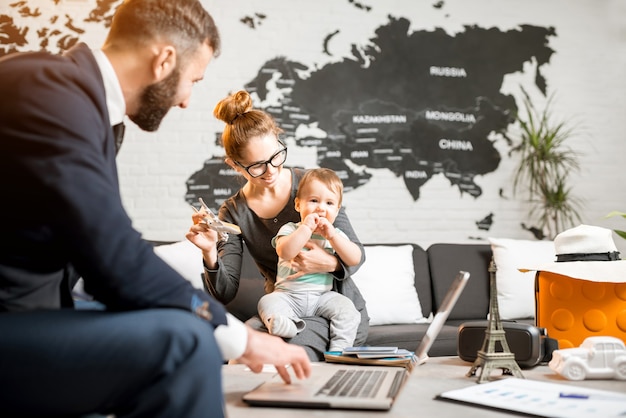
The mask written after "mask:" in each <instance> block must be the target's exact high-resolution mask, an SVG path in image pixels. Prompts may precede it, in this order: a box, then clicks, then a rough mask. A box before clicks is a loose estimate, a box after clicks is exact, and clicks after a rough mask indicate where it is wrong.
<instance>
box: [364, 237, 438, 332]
mask: <svg viewBox="0 0 626 418" xmlns="http://www.w3.org/2000/svg"><path fill="white" fill-rule="evenodd" d="M365 256H366V259H365V263H363V265H362V266H361V268H360V269H359V271H357V272H356V273H355V274H354V275H353V276H352V278H353V279H354V282H355V283H356V285H357V287H358V288H359V290H360V291H361V294H362V295H363V298H364V299H365V302H366V303H367V312H368V314H369V316H370V325H384V324H415V323H419V322H425V321H426V319H425V318H424V316H423V315H422V306H421V305H420V302H419V299H418V296H417V290H415V269H414V268H413V247H412V246H411V245H399V246H392V245H371V246H370V245H368V246H365Z"/></svg>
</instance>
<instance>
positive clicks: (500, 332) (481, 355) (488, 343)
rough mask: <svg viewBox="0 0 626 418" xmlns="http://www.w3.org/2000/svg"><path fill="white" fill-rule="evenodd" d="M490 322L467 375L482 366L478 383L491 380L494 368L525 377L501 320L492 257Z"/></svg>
mask: <svg viewBox="0 0 626 418" xmlns="http://www.w3.org/2000/svg"><path fill="white" fill-rule="evenodd" d="M489 286H490V294H489V297H490V300H489V324H488V327H487V329H486V330H485V339H484V341H483V346H482V348H481V349H480V350H478V353H477V357H476V360H474V364H473V365H472V368H471V369H470V371H469V372H467V375H466V376H467V377H471V376H474V375H475V374H476V370H477V369H478V368H482V369H481V371H480V373H479V374H478V379H477V382H478V383H485V382H487V381H489V379H490V375H491V372H492V371H493V369H502V374H503V375H510V376H515V377H519V378H521V379H523V378H524V375H522V371H521V370H520V367H519V365H518V364H517V362H516V361H515V355H514V354H513V353H512V352H511V350H509V344H508V343H507V342H506V336H505V331H504V328H503V327H502V321H501V320H500V311H499V310H498V289H497V288H496V263H495V262H494V261H493V258H492V259H491V263H490V264H489ZM498 342H499V343H500V347H502V351H496V343H498Z"/></svg>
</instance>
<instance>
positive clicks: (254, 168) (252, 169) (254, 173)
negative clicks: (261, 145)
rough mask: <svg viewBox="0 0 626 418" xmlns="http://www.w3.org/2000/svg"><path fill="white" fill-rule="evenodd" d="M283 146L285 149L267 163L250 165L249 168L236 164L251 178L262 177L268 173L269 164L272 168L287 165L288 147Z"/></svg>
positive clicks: (237, 162)
mask: <svg viewBox="0 0 626 418" xmlns="http://www.w3.org/2000/svg"><path fill="white" fill-rule="evenodd" d="M281 145H282V146H283V148H282V149H281V150H279V151H277V152H276V153H275V154H274V155H272V156H271V157H270V158H269V160H267V161H263V162H260V163H254V164H250V165H249V166H247V167H246V166H245V165H243V164H241V163H240V162H239V161H235V164H237V165H238V166H239V167H241V168H243V169H244V170H246V171H247V172H248V174H250V177H253V178H254V177H260V176H262V175H263V174H265V172H266V171H267V165H268V164H271V165H272V167H279V166H281V165H282V164H284V163H285V160H286V159H287V147H286V146H285V145H284V144H282V143H281Z"/></svg>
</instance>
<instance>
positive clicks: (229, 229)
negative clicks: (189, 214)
mask: <svg viewBox="0 0 626 418" xmlns="http://www.w3.org/2000/svg"><path fill="white" fill-rule="evenodd" d="M199 200H200V205H201V206H202V208H203V209H204V211H205V212H206V216H205V217H204V221H205V222H206V224H207V225H208V226H209V228H211V229H212V230H214V231H216V232H218V233H219V234H220V236H222V238H224V237H223V234H236V235H239V234H241V228H239V227H238V226H237V225H235V224H231V223H228V222H223V221H221V220H220V219H219V218H218V217H217V216H216V215H215V214H214V213H213V212H212V211H211V209H209V207H208V206H207V205H206V203H204V200H202V198H200V199H199ZM192 208H193V210H195V211H196V212H200V211H199V210H198V209H196V208H195V206H192Z"/></svg>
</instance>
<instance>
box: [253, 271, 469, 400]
mask: <svg viewBox="0 0 626 418" xmlns="http://www.w3.org/2000/svg"><path fill="white" fill-rule="evenodd" d="M469 276H470V275H469V273H467V272H465V271H460V272H459V273H458V274H457V275H456V277H455V278H454V281H453V282H452V284H451V285H450V288H449V289H448V291H447V292H446V296H445V297H444V299H443V302H442V303H441V306H440V307H439V309H438V310H437V313H436V314H435V316H434V317H433V320H432V322H431V323H430V325H429V326H428V329H427V330H426V334H425V335H424V338H423V339H422V341H421V342H420V344H419V346H418V348H417V350H416V351H415V356H416V360H417V361H418V362H419V364H424V363H425V362H426V361H427V359H428V350H430V348H431V347H432V345H433V342H434V341H435V339H436V338H437V335H439V332H440V331H441V329H442V327H443V325H444V323H445V322H446V319H447V318H448V316H449V315H450V311H452V308H453V307H454V305H455V303H456V301H457V300H458V299H459V295H460V294H461V292H462V291H463V289H464V288H465V285H466V284H467V281H468V279H469ZM410 373H411V372H410V371H409V369H408V368H405V367H391V366H360V365H345V364H329V363H321V364H319V365H316V366H315V367H313V369H312V373H311V377H309V378H308V379H306V380H301V381H299V380H296V381H294V382H292V383H291V384H290V385H288V384H285V383H284V382H283V381H282V379H281V378H280V376H279V375H278V374H275V375H274V376H272V377H271V378H270V379H269V380H267V381H266V382H264V383H262V384H261V385H259V386H257V387H256V388H255V389H253V390H252V391H250V392H248V393H246V394H244V395H243V400H244V402H246V403H248V404H249V405H254V406H271V407H290V408H315V409H364V410H388V409H390V408H391V406H392V405H393V402H394V401H395V399H396V397H397V395H398V393H399V392H400V389H401V388H402V387H403V386H404V382H405V381H406V379H407V378H408V377H409V374H410Z"/></svg>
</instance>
